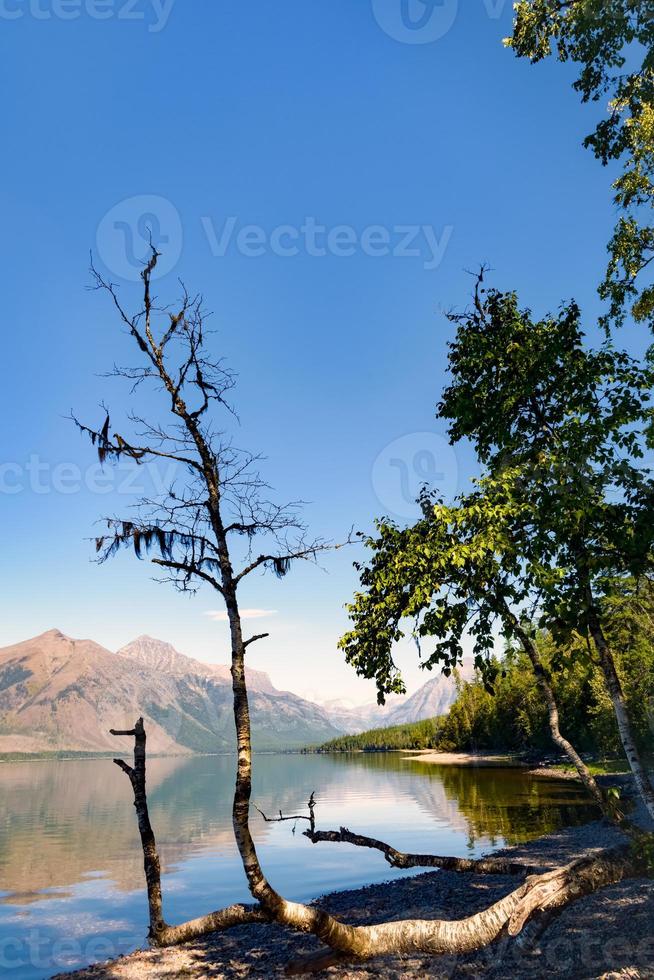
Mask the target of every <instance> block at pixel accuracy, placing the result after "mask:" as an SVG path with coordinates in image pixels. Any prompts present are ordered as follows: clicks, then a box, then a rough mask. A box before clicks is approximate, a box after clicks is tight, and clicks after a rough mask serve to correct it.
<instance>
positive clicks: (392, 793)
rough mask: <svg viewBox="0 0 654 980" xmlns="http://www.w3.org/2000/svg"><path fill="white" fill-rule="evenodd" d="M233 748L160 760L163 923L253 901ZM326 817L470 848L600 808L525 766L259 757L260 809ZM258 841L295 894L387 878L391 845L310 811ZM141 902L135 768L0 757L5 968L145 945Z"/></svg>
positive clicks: (23, 973) (153, 789)
mask: <svg viewBox="0 0 654 980" xmlns="http://www.w3.org/2000/svg"><path fill="white" fill-rule="evenodd" d="M233 770H234V760H233V759H231V758H229V757H213V758H206V757H202V758H193V759H152V760H151V761H150V762H149V763H148V789H149V798H150V813H151V818H152V823H153V826H154V829H155V833H156V835H157V840H158V843H159V849H160V852H161V855H162V860H163V864H164V872H165V873H164V878H163V887H164V901H165V912H166V917H167V919H168V921H169V922H171V923H175V922H179V921H183V920H184V919H188V918H192V917H194V916H197V915H201V914H204V913H206V912H208V911H210V910H212V909H214V908H219V907H220V906H222V905H224V904H229V903H231V902H234V901H247V900H248V899H249V896H248V891H247V887H246V884H245V878H244V875H243V872H242V870H241V867H240V864H239V861H238V856H237V854H236V849H235V846H234V843H233V840H232V832H231V823H230V819H231V814H230V808H231V792H232V788H233ZM312 790H316V796H317V799H318V803H319V805H318V807H317V811H316V815H317V825H318V828H319V829H329V828H333V827H339V826H341V825H345V826H347V827H349V828H351V829H352V830H357V831H359V832H361V833H365V834H369V835H372V836H374V837H379V838H382V839H384V840H386V841H388V842H390V843H392V844H393V845H394V846H396V847H398V848H400V849H402V850H411V851H419V852H425V851H432V852H434V853H440V854H453V855H457V856H461V857H464V856H471V857H475V856H478V855H480V854H481V853H482V852H484V851H489V850H493V849H497V848H500V847H502V846H504V845H505V844H508V843H515V842H519V841H524V840H527V839H529V838H532V837H537V836H538V835H540V834H542V833H546V832H548V831H551V830H554V829H556V828H558V827H561V826H564V825H567V824H574V823H581V822H585V821H587V820H589V819H592V818H593V816H594V811H593V809H592V808H591V807H589V806H588V804H587V803H586V799H585V797H584V796H583V795H582V794H581V793H580V792H579V790H578V788H577V787H576V786H575V785H574V784H571V783H569V782H565V781H561V782H559V781H552V780H546V779H535V778H533V777H530V776H528V775H526V774H525V773H524V772H523V771H521V770H519V769H495V768H493V769H468V768H460V767H451V766H433V765H429V764H425V763H421V762H415V761H411V760H409V759H408V758H406V757H403V756H401V755H397V754H389V755H353V756H300V755H278V756H275V755H258V756H256V757H255V778H254V794H253V795H254V800H255V802H256V803H257V804H258V805H259V806H260V807H261V809H262V810H264V811H265V812H270V813H274V812H276V811H278V810H279V809H280V808H281V809H282V810H284V812H285V813H297V812H300V813H302V812H306V809H305V807H306V801H307V800H308V798H309V796H310V794H311V792H312ZM252 825H253V832H254V837H255V840H256V843H257V847H258V850H259V855H260V857H261V860H262V863H263V865H264V868H265V870H266V872H267V873H268V875H269V877H270V879H271V881H272V883H273V884H274V885H275V887H277V888H279V889H280V890H281V891H282V892H284V894H285V895H286V896H287V897H288V898H292V899H297V900H308V899H312V898H315V897H317V896H319V895H321V894H324V893H325V892H328V891H334V890H337V889H342V888H352V887H358V886H360V885H363V884H369V883H373V882H380V881H386V880H389V879H392V878H396V877H399V876H404V875H407V874H416V873H419V872H417V871H415V870H414V871H396V870H393V869H391V868H390V867H389V866H388V865H387V864H386V862H385V860H384V859H383V856H382V855H380V854H378V853H376V852H372V851H368V850H362V849H354V848H351V847H349V846H347V845H340V844H319V845H314V844H311V843H310V842H309V841H308V840H307V839H306V838H305V837H303V836H302V833H301V831H302V829H304V827H303V824H302V823H301V824H300V825H299V827H298V829H297V832H296V833H295V834H294V833H293V824H291V823H277V824H266V823H264V821H263V820H262V819H261V818H260V817H259V816H258V814H256V812H255V813H253V819H252ZM146 931H147V906H146V900H145V892H144V886H143V872H142V858H141V851H140V845H139V838H138V832H137V828H136V820H135V814H134V808H133V806H132V796H131V790H130V786H129V781H128V779H127V777H126V776H125V775H124V774H123V773H121V772H120V771H119V770H118V769H117V767H116V766H114V765H113V764H112V762H111V761H110V760H100V761H98V760H87V761H74V762H30V763H9V764H4V765H0V974H5V975H10V976H11V977H12V980H37V978H39V980H41V978H44V977H48V976H51V975H52V974H53V973H56V972H58V971H61V970H69V969H73V968H75V967H77V966H83V965H86V964H88V963H91V962H94V961H97V960H103V959H107V958H108V957H110V956H116V955H118V954H120V953H124V952H128V951H130V950H132V949H135V948H137V947H138V946H141V945H143V943H144V937H145V934H146Z"/></svg>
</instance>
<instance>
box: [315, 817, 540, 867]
mask: <svg viewBox="0 0 654 980" xmlns="http://www.w3.org/2000/svg"><path fill="white" fill-rule="evenodd" d="M304 836H305V837H308V838H309V840H310V841H311V843H312V844H322V843H332V844H353V845H354V846H355V847H369V848H371V849H372V850H375V851H381V853H382V854H383V855H384V857H385V858H386V860H387V861H388V863H389V864H390V866H391V867H392V868H441V869H442V870H443V871H461V872H463V873H466V874H479V875H528V874H538V872H539V871H542V868H538V867H535V866H532V865H528V864H523V863H521V862H520V861H506V860H504V858H492V857H491V858H478V859H476V860H475V859H472V858H458V857H444V856H441V855H438V854H405V853H404V852H403V851H398V850H396V849H395V848H394V847H391V845H390V844H386V843H385V842H384V841H380V840H376V839H375V838H374V837H365V836H364V835H363V834H355V833H353V832H352V831H351V830H348V829H347V827H341V828H340V830H305V831H304Z"/></svg>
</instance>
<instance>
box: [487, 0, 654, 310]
mask: <svg viewBox="0 0 654 980" xmlns="http://www.w3.org/2000/svg"><path fill="white" fill-rule="evenodd" d="M506 43H507V44H508V45H510V46H511V47H512V48H513V50H514V51H515V53H516V54H517V55H518V56H519V57H524V58H528V59H530V60H531V61H532V62H538V61H541V60H542V59H543V58H546V57H548V56H549V55H551V54H552V53H553V52H556V54H557V55H558V57H559V59H560V60H561V61H564V62H572V63H574V64H575V65H578V66H579V69H580V71H579V75H578V76H577V79H576V81H575V83H574V86H575V88H576V89H577V91H578V92H579V93H580V95H581V97H582V100H583V101H584V102H597V101H599V100H603V99H605V100H606V101H607V102H608V113H607V115H605V116H604V117H603V118H602V119H601V120H600V122H599V123H598V125H597V126H596V127H595V129H594V131H593V132H592V133H590V134H589V135H588V136H587V137H586V139H585V145H586V146H587V147H589V148H590V149H591V150H592V151H593V152H594V154H595V156H596V157H597V158H598V159H599V160H601V161H602V163H603V164H608V163H610V162H614V163H616V162H617V163H618V164H620V165H621V171H620V173H619V176H618V177H617V179H616V180H615V182H614V190H615V203H616V205H617V208H618V213H619V217H618V222H617V225H616V228H615V232H614V235H613V237H612V239H611V241H610V243H609V265H608V269H607V273H606V277H605V279H604V281H603V283H602V285H601V287H600V294H601V295H602V297H603V298H605V299H607V300H608V302H609V315H608V317H607V322H608V321H610V320H613V321H614V322H617V323H618V324H621V323H623V322H624V319H625V317H626V315H627V314H628V313H629V312H631V314H632V315H633V317H634V319H635V320H637V321H644V322H647V323H649V325H650V326H651V327H654V283H653V282H652V277H651V269H652V263H653V261H654V225H653V223H652V204H653V203H654V2H653V0H519V2H518V3H516V4H515V23H514V31H513V36H512V37H510V38H507V40H506Z"/></svg>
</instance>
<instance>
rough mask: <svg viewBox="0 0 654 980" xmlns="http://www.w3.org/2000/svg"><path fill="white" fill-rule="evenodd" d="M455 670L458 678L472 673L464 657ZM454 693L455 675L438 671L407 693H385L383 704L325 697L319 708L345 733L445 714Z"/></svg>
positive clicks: (355, 733) (454, 696)
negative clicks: (445, 674)
mask: <svg viewBox="0 0 654 980" xmlns="http://www.w3.org/2000/svg"><path fill="white" fill-rule="evenodd" d="M458 674H459V676H460V678H461V679H462V680H470V679H471V678H472V676H473V674H474V668H473V665H472V664H471V663H469V662H468V661H464V663H463V666H462V667H460V668H459V670H458ZM456 694H457V692H456V679H455V678H454V677H453V676H452V677H445V676H444V675H443V674H438V675H437V676H435V677H432V678H430V680H428V681H427V682H426V683H425V684H423V685H422V687H420V688H418V690H417V691H415V693H414V694H411V695H410V696H409V697H402V696H398V695H392V696H390V697H388V698H387V699H386V704H385V705H378V704H375V703H373V704H365V705H360V706H358V707H357V706H352V707H350V706H348V705H347V703H346V702H344V701H341V700H337V701H327V702H326V703H324V704H323V708H324V709H325V711H326V712H327V715H328V716H329V718H330V720H331V722H332V724H333V725H334V726H335V727H336V728H341V729H342V730H343V731H344V732H345V733H346V734H347V735H357V734H359V733H360V732H365V731H369V730H370V729H373V728H389V727H390V726H392V725H405V724H408V723H410V722H414V721H424V720H425V719H426V718H436V717H437V716H438V715H444V714H447V712H448V711H449V709H450V707H451V706H452V704H453V703H454V701H455V700H456Z"/></svg>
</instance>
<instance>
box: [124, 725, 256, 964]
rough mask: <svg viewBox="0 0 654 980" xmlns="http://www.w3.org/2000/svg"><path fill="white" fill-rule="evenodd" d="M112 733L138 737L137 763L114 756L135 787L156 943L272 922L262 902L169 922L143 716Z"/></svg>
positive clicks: (151, 937)
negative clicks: (150, 800)
mask: <svg viewBox="0 0 654 980" xmlns="http://www.w3.org/2000/svg"><path fill="white" fill-rule="evenodd" d="M110 734H111V735H129V736H133V737H134V765H133V766H130V765H128V764H127V763H126V762H125V761H124V760H123V759H114V763H115V764H116V765H117V766H118V768H119V769H122V771H123V772H124V773H126V775H127V776H128V777H129V781H130V782H131V784H132V789H133V790H134V807H135V809H136V817H137V820H138V827H139V832H140V835H141V846H142V848H143V867H144V871H145V880H146V883H147V891H148V909H149V914H150V929H149V932H148V938H149V940H150V943H151V944H152V945H153V946H173V945H176V944H178V943H183V942H187V941H188V940H190V939H197V938H198V937H199V936H205V935H207V934H208V933H211V932H219V931H221V930H225V929H231V928H233V927H234V926H241V925H246V924H248V923H253V922H270V915H269V914H268V913H267V912H266V911H265V910H264V909H263V908H261V906H259V905H230V906H229V907H228V908H224V909H220V910H219V911H218V912H211V913H209V915H205V916H202V917H201V918H199V919H192V920H191V921H190V922H184V923H183V924H182V925H179V926H169V925H168V923H167V922H166V921H165V919H164V916H163V897H162V891H161V862H160V859H159V852H158V850H157V842H156V839H155V836H154V831H153V829H152V825H151V823H150V814H149V812H148V799H147V793H146V788H145V762H146V734H145V726H144V724H143V719H142V718H139V720H138V721H137V722H136V724H135V725H134V728H133V729H130V730H129V731H118V730H116V729H113V728H112V729H111V732H110Z"/></svg>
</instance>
